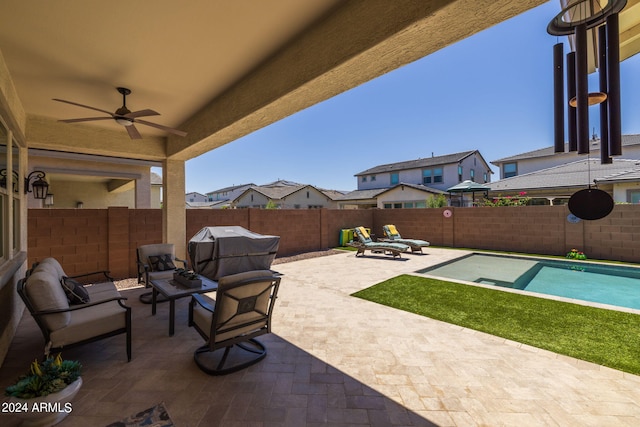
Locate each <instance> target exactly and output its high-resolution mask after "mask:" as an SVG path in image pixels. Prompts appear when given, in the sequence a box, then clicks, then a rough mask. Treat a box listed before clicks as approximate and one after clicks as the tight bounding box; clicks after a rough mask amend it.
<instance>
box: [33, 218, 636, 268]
mask: <svg viewBox="0 0 640 427" xmlns="http://www.w3.org/2000/svg"><path fill="white" fill-rule="evenodd" d="M445 210H449V211H450V212H451V213H452V215H451V216H445V212H444V211H445ZM568 214H569V210H568V208H567V207H566V206H520V207H477V208H436V209H382V210H379V209H370V210H337V209H312V210H296V209H291V210H289V209H283V210H263V209H235V210H232V209H229V210H214V209H212V210H199V209H198V210H196V209H193V210H187V223H186V234H187V239H190V238H191V236H193V235H194V234H196V232H198V231H199V230H200V229H201V228H203V227H206V226H221V225H239V226H242V227H245V228H247V229H250V230H252V231H255V232H257V233H261V234H271V235H277V236H280V248H279V251H278V256H286V255H292V254H295V253H301V252H308V251H314V250H320V249H326V248H332V247H336V246H338V244H339V234H340V230H341V229H343V228H353V227H356V226H359V225H363V226H365V227H369V228H371V230H372V233H374V234H375V235H376V236H380V235H382V226H383V225H385V224H395V225H396V227H397V228H398V230H399V231H400V233H401V234H402V235H403V236H404V237H409V238H416V239H424V240H428V241H430V242H431V244H432V245H435V246H444V247H452V248H474V249H490V250H500V251H512V252H525V253H535V254H545V255H563V254H565V253H566V252H568V251H569V250H570V249H572V248H576V249H579V250H582V251H584V252H585V253H586V254H587V256H588V257H589V258H593V259H608V260H618V261H627V262H640V206H638V205H616V206H615V208H614V210H613V212H612V213H611V214H610V215H609V216H607V217H606V218H603V219H601V220H597V221H580V222H578V223H571V222H569V221H568V220H567V216H568ZM28 236H29V237H28V262H29V265H31V263H33V262H35V261H38V260H41V259H43V258H45V257H48V256H53V257H55V258H57V259H58V260H59V261H60V262H61V263H62V266H63V268H64V269H65V272H66V273H67V274H69V275H73V274H80V273H85V272H89V271H98V270H110V271H111V273H112V275H113V276H114V277H116V278H126V277H136V264H135V259H136V248H137V247H138V246H140V245H144V244H149V243H160V242H162V212H161V210H159V209H128V208H123V207H112V208H108V209H30V210H29V213H28ZM427 252H428V251H427ZM409 256H411V255H409Z"/></svg>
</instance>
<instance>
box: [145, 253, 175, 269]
mask: <svg viewBox="0 0 640 427" xmlns="http://www.w3.org/2000/svg"><path fill="white" fill-rule="evenodd" d="M149 264H151V269H152V270H153V271H167V270H175V269H176V266H175V264H174V263H173V256H172V255H171V254H164V255H151V256H149Z"/></svg>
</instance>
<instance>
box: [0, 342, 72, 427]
mask: <svg viewBox="0 0 640 427" xmlns="http://www.w3.org/2000/svg"><path fill="white" fill-rule="evenodd" d="M81 369H82V365H81V364H80V362H78V361H74V360H63V359H62V356H61V354H58V355H57V356H56V357H47V358H46V359H45V360H44V361H43V362H38V361H37V360H35V361H34V362H33V363H31V367H30V369H29V372H27V373H26V374H25V375H22V376H21V377H20V378H18V380H17V381H16V382H15V383H14V384H12V385H10V386H8V387H7V388H6V390H5V394H6V395H7V396H9V400H8V402H7V404H6V405H7V409H8V410H9V412H11V413H13V414H15V415H16V416H18V417H20V418H23V419H24V421H23V423H22V424H21V425H22V426H52V425H55V424H57V423H59V422H60V421H62V420H63V419H64V418H65V417H66V416H67V415H69V413H71V411H72V410H73V408H72V405H71V402H70V401H71V399H73V398H74V397H75V395H76V394H77V393H78V390H80V386H81V385H82V377H81V376H80V371H81Z"/></svg>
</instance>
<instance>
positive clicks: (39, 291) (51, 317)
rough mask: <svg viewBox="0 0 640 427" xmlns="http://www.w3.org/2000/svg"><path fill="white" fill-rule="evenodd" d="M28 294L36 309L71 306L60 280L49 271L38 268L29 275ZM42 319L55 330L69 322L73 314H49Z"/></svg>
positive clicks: (55, 308) (56, 308)
mask: <svg viewBox="0 0 640 427" xmlns="http://www.w3.org/2000/svg"><path fill="white" fill-rule="evenodd" d="M26 294H27V296H28V298H29V301H31V304H32V305H33V307H34V309H35V310H36V311H43V310H59V309H66V308H69V301H68V300H67V295H66V294H65V293H64V290H63V289H62V286H60V280H59V279H58V277H56V276H53V275H52V274H51V273H50V272H48V271H43V270H36V271H34V272H33V273H32V274H31V276H29V278H28V279H27V283H26ZM42 319H43V321H44V323H45V325H46V327H47V329H49V330H50V331H55V330H58V329H61V328H64V327H65V326H67V325H68V324H69V321H70V320H71V314H70V313H69V312H66V313H55V314H48V315H46V316H43V318H42Z"/></svg>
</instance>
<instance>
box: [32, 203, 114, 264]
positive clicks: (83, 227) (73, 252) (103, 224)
mask: <svg viewBox="0 0 640 427" xmlns="http://www.w3.org/2000/svg"><path fill="white" fill-rule="evenodd" d="M108 213H109V212H108V210H106V209H30V210H29V220H28V225H27V227H28V242H27V244H28V249H27V252H28V258H27V263H28V265H29V266H31V265H32V264H33V263H34V262H37V261H40V260H42V259H43V258H46V257H55V258H56V259H57V260H58V261H60V263H61V264H62V266H63V268H64V271H65V273H67V274H68V275H70V276H71V275H74V274H82V273H85V272H91V271H98V270H107V269H109V268H108V267H109V215H108Z"/></svg>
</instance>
